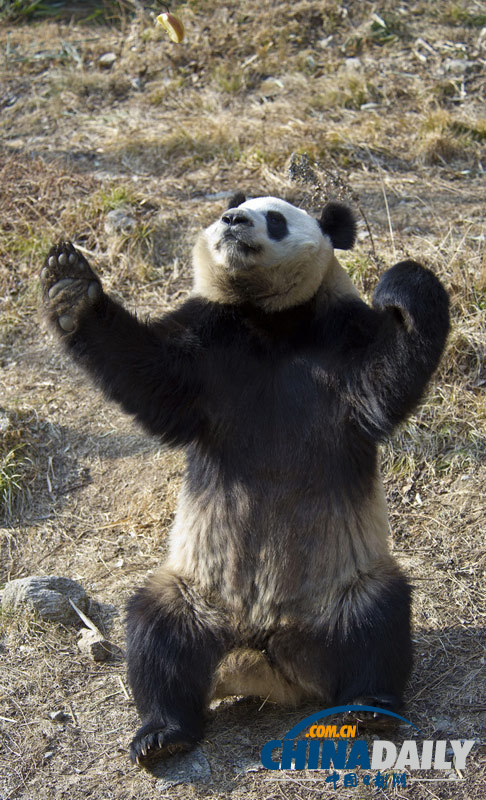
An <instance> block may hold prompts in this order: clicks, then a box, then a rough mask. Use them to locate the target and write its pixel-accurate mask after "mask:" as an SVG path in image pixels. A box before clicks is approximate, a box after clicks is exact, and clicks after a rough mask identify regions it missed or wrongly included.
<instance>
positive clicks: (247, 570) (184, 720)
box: [41, 197, 449, 764]
mask: <svg viewBox="0 0 486 800" xmlns="http://www.w3.org/2000/svg"><path fill="white" fill-rule="evenodd" d="M354 239H355V223H354V219H353V216H352V214H351V212H350V210H349V209H348V208H347V207H345V206H343V205H340V204H338V203H329V204H328V205H327V206H326V207H325V208H324V210H323V212H322V216H321V218H320V219H319V220H316V219H314V218H313V217H311V216H310V215H308V214H307V213H306V212H305V211H303V210H301V209H299V208H296V207H294V206H293V205H290V204H289V203H286V202H284V201H282V200H279V199H276V198H273V197H263V198H258V199H252V200H248V201H244V198H242V197H238V199H237V201H236V202H234V203H233V204H232V207H231V208H230V209H229V210H227V211H226V212H225V213H224V214H223V215H222V217H221V218H220V219H219V220H217V221H216V222H215V223H214V224H213V225H211V226H210V227H209V228H207V229H206V230H205V231H203V232H202V233H201V234H200V236H199V238H198V240H197V243H196V246H195V249H194V274H195V281H194V293H193V296H192V297H191V298H190V299H188V300H187V301H186V302H184V303H183V304H182V305H181V306H180V307H179V308H177V309H176V310H175V311H173V312H171V313H169V314H167V315H166V316H164V317H163V318H162V319H160V320H158V321H153V322H141V321H138V320H137V319H136V318H135V317H134V316H132V315H131V314H129V313H128V312H127V311H126V310H124V309H123V308H122V307H121V306H120V305H119V304H118V303H116V302H115V301H114V300H112V299H111V298H109V297H108V296H107V295H106V294H105V293H104V292H103V289H102V287H101V284H100V281H99V279H98V278H97V277H96V275H95V273H94V272H93V271H92V270H91V268H90V267H89V265H88V263H87V261H86V260H85V258H84V257H83V256H82V255H81V254H80V253H79V252H77V251H76V250H75V248H74V247H73V246H72V245H71V244H68V243H64V244H61V245H58V246H57V247H55V248H53V249H52V250H51V252H50V253H49V256H48V258H47V260H46V263H45V265H44V268H43V270H42V273H41V281H42V285H43V289H44V298H45V303H46V306H47V310H48V314H49V316H50V319H51V322H52V324H53V325H54V328H55V329H56V330H57V332H58V333H59V335H60V336H61V338H62V339H63V340H64V342H65V344H66V346H67V347H68V348H69V350H70V351H71V352H72V354H73V355H74V356H75V357H76V359H77V360H78V361H79V362H81V363H82V364H83V365H84V366H85V368H86V369H87V371H88V372H89V373H90V374H91V375H92V376H93V377H94V378H95V380H96V381H97V382H98V384H99V385H100V386H101V387H102V389H103V390H104V392H105V394H106V395H107V396H108V397H109V398H111V399H113V400H116V401H117V402H118V403H120V404H121V406H122V407H123V408H124V409H125V410H126V411H127V412H129V413H130V414H133V415H134V416H135V417H136V419H137V420H139V422H141V423H142V425H144V426H145V428H146V429H147V430H148V431H149V432H150V433H152V434H155V435H157V436H160V437H161V438H162V439H163V440H164V441H165V442H167V443H168V444H170V445H174V446H179V447H183V448H185V451H186V454H187V470H186V474H185V478H184V484H183V488H182V491H181V494H180V498H179V504H178V509H177V514H176V519H175V522H174V525H173V529H172V533H171V538H170V551H169V555H168V557H167V560H166V562H165V564H164V566H163V567H162V568H161V569H160V570H159V571H158V572H157V573H156V574H154V575H153V576H152V577H151V578H150V579H149V580H148V582H147V584H146V586H144V587H143V588H140V589H139V590H138V591H137V592H136V593H135V595H134V596H133V597H132V599H131V600H130V602H129V604H128V619H127V637H128V644H127V649H128V670H129V679H130V683H131V687H132V691H133V695H134V697H135V701H136V704H137V708H138V710H139V712H140V715H141V718H142V722H143V725H142V727H141V728H140V730H139V731H138V732H137V734H136V735H135V737H134V739H133V742H132V744H131V756H132V759H133V760H138V761H139V762H140V763H145V764H147V763H149V761H150V760H151V759H153V758H158V757H159V756H163V755H164V754H166V753H172V752H174V750H177V749H185V748H187V747H189V746H191V745H192V744H194V743H195V742H196V741H197V740H198V739H199V738H200V737H201V736H202V733H203V723H204V712H205V710H206V707H207V704H208V702H209V701H210V699H211V698H215V697H224V696H226V695H231V694H238V695H260V696H262V697H266V698H269V699H270V700H274V701H277V702H281V703H291V704H296V703H299V702H301V701H305V700H312V699H314V700H316V701H319V702H320V703H330V704H334V703H350V702H358V703H359V702H361V703H369V704H371V705H378V706H381V707H388V708H390V709H395V710H396V709H398V708H399V707H400V704H401V702H402V697H403V691H404V687H405V683H406V681H407V678H408V676H409V673H410V668H411V663H412V652H411V640H410V587H409V584H408V583H407V580H406V579H405V577H404V576H403V575H402V573H401V571H400V569H399V567H398V566H397V564H396V562H395V561H394V559H393V558H392V556H391V555H390V553H389V548H388V543H387V534H388V521H387V511H386V504H385V499H384V492H383V486H382V482H381V478H380V474H379V468H378V463H377V445H378V443H379V442H380V440H382V439H383V438H384V437H385V436H387V435H388V434H390V432H391V431H392V430H393V428H394V426H395V425H397V423H399V422H400V421H401V420H403V419H404V418H405V417H406V415H407V414H408V413H409V412H410V411H411V410H412V409H413V407H414V406H415V405H416V404H417V402H418V401H419V399H420V397H421V395H422V393H423V391H424V388H425V385H426V383H427V381H428V379H429V378H430V376H431V374H432V372H433V371H434V369H435V368H436V366H437V364H438V361H439V358H440V355H441V353H442V350H443V347H444V343H445V340H446V336H447V332H448V326H449V316H448V299H447V295H446V293H445V291H444V289H443V288H442V286H441V284H440V283H439V281H438V280H437V279H436V278H435V277H434V275H433V274H432V273H431V272H429V271H428V270H426V269H424V268H423V267H421V266H419V265H418V264H416V263H414V262H413V261H404V262H402V263H400V264H397V265H396V266H394V267H392V269H390V270H388V272H386V273H385V274H384V275H383V276H382V278H381V280H380V281H379V283H378V286H377V288H376V291H375V294H374V297H373V305H372V308H370V307H369V306H368V305H366V304H365V303H364V302H363V301H362V300H361V299H360V298H359V296H358V293H357V291H356V289H355V288H354V286H353V284H352V282H351V281H350V279H349V277H348V276H347V274H346V273H345V272H344V270H343V269H342V267H341V266H340V265H339V263H338V261H337V259H336V257H335V255H334V248H343V249H347V248H350V247H352V245H353V243H354Z"/></svg>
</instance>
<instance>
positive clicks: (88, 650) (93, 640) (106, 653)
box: [78, 628, 121, 662]
mask: <svg viewBox="0 0 486 800" xmlns="http://www.w3.org/2000/svg"><path fill="white" fill-rule="evenodd" d="M78 649H79V651H80V652H81V653H84V654H85V655H88V656H89V657H90V658H92V659H93V661H99V662H103V661H108V660H109V659H110V658H113V657H114V656H117V655H120V654H121V650H120V648H119V647H117V646H116V645H115V644H112V643H111V642H109V641H108V639H105V638H104V636H102V635H101V633H97V632H96V631H92V630H89V628H84V629H83V630H82V631H81V633H80V637H79V641H78Z"/></svg>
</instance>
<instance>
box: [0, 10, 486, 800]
mask: <svg viewBox="0 0 486 800" xmlns="http://www.w3.org/2000/svg"><path fill="white" fill-rule="evenodd" d="M142 5H144V6H145V12H144V11H143V10H142ZM148 5H149V4H148V3H147V4H141V3H136V4H133V3H129V2H128V0H127V2H122V0H120V1H119V2H109V1H108V0H106V1H105V0H93V2H90V3H75V4H70V3H68V2H48V0H42V1H41V2H28V0H25V2H23V1H22V0H16V2H11V3H5V2H4V3H0V23H1V22H2V21H3V23H4V27H3V28H2V33H4V32H5V33H7V34H8V35H3V36H1V35H0V41H1V45H0V86H1V88H0V135H1V140H2V144H1V147H0V370H1V374H2V379H1V380H2V397H1V398H0V402H1V405H2V408H5V409H6V413H7V416H8V419H9V421H10V422H9V427H8V428H5V430H0V503H1V504H2V511H1V513H2V514H3V522H2V524H3V527H0V548H1V549H0V552H1V575H0V582H1V583H3V582H5V581H6V580H8V579H9V578H15V577H20V576H23V575H27V574H49V573H54V572H56V573H61V574H64V575H66V576H67V577H72V578H75V579H81V580H82V582H83V583H86V585H87V586H88V587H89V589H90V591H91V593H92V594H93V595H94V596H97V597H98V598H99V599H101V600H102V601H103V602H108V603H113V604H114V606H116V608H117V609H118V610H119V611H120V612H121V611H122V608H123V604H124V602H125V600H126V598H127V597H128V595H129V594H130V592H131V590H132V587H133V586H134V585H136V584H140V583H141V582H142V581H143V580H144V579H145V576H146V574H147V572H148V571H149V570H150V569H154V568H156V566H157V564H158V563H159V561H160V558H161V554H162V553H163V551H164V546H165V545H164V542H165V535H166V532H167V530H168V528H169V527H170V524H171V520H172V516H173V512H174V507H175V502H176V495H177V490H178V486H179V482H180V476H181V474H182V470H183V463H182V459H181V456H180V454H178V453H167V452H165V451H162V450H160V449H159V447H158V443H157V442H154V441H151V440H149V439H148V438H147V437H145V435H144V434H143V433H142V432H140V431H139V430H137V429H136V428H134V427H133V425H132V424H131V422H130V420H128V419H127V418H126V417H125V416H124V415H123V414H121V413H120V412H119V411H118V410H117V409H116V408H115V407H113V406H111V405H108V404H107V403H106V401H105V400H103V398H101V397H100V396H99V395H98V393H97V392H96V390H95V389H94V388H93V387H92V386H91V385H90V384H89V383H88V382H87V381H86V380H85V379H84V377H82V376H81V375H80V373H79V372H78V371H77V369H76V367H74V366H73V365H72V364H71V362H70V361H68V360H67V359H66V357H65V356H64V355H63V354H62V353H61V352H60V350H58V349H57V348H56V347H55V346H54V344H53V342H52V339H51V338H50V336H49V335H48V334H47V333H46V332H45V331H44V330H43V328H42V326H41V324H40V315H39V313H38V309H37V305H38V302H37V295H36V292H37V274H38V270H39V268H40V265H41V263H42V259H43V257H44V254H45V252H46V251H47V249H48V247H49V245H50V244H51V243H52V242H55V241H57V240H59V239H61V238H63V239H64V238H71V239H73V240H75V241H76V243H77V244H78V245H79V246H80V247H82V248H84V251H85V252H86V253H87V255H88V257H89V258H90V260H91V261H92V262H93V265H94V266H95V267H96V268H97V269H99V271H100V273H101V275H102V279H103V282H104V285H105V286H106V287H107V289H108V290H109V291H112V292H114V293H116V294H118V295H121V296H122V297H123V298H124V300H125V303H126V304H127V305H128V307H130V308H132V309H136V310H137V312H138V313H140V314H142V315H144V314H151V315H158V314H160V313H162V312H163V311H164V310H166V309H167V308H171V307H173V306H174V305H175V304H176V303H177V302H178V301H179V300H180V299H181V298H184V297H185V296H187V294H188V292H189V291H190V287H191V275H190V244H191V242H192V239H193V237H194V235H195V233H196V232H197V231H198V230H199V229H200V228H201V227H202V226H204V225H207V224H209V223H210V222H211V221H212V220H213V219H214V217H215V215H217V214H219V213H220V212H221V210H222V209H223V208H224V204H225V202H226V201H225V195H224V193H225V192H228V191H233V190H235V189H242V190H243V191H246V192H248V193H249V194H250V195H258V194H268V193H273V194H277V195H280V196H284V197H287V198H288V199H290V200H291V201H292V202H297V203H301V204H302V205H303V206H304V207H306V208H307V209H308V210H309V211H310V212H312V213H316V214H317V213H318V212H319V210H320V207H321V206H322V204H323V203H324V202H325V200H326V199H327V198H328V197H335V198H338V199H342V200H345V201H347V202H351V203H352V204H353V205H354V207H355V208H356V209H358V217H359V231H358V244H357V246H356V248H355V249H354V250H353V251H352V252H347V253H342V254H338V256H339V257H340V259H341V260H342V263H343V264H344V266H345V267H346V269H347V270H348V271H349V273H350V275H351V276H352V277H353V280H354V281H355V283H356V285H357V286H358V288H359V289H360V291H361V292H362V294H363V295H364V297H365V298H366V299H368V300H369V299H370V297H371V295H372V292H373V289H374V286H375V285H376V282H377V280H378V276H379V274H380V273H381V272H382V271H383V270H384V269H385V268H386V267H387V266H390V265H391V264H392V263H393V261H394V260H396V261H398V260H401V259H402V258H416V259H419V260H422V261H423V262H424V263H425V264H426V265H427V266H429V267H430V268H431V269H432V270H433V271H435V272H436V273H437V274H438V275H439V276H440V277H441V279H442V280H443V282H444V283H445V285H446V287H447V289H448V291H449V294H450V297H451V309H452V319H453V325H452V330H451V335H450V338H449V343H448V348H447V352H446V354H445V357H444V359H443V361H442V363H441V365H440V368H439V370H438V373H437V375H436V377H435V380H434V382H433V384H432V386H431V388H430V390H429V393H428V395H427V397H426V399H425V402H424V403H423V404H422V406H421V407H420V409H419V410H418V412H417V413H416V414H414V415H413V416H412V417H411V418H410V420H409V421H408V422H407V424H406V425H404V426H403V427H402V428H401V429H400V430H398V431H397V432H396V434H395V436H394V438H393V439H392V441H391V442H390V443H388V444H387V445H386V446H385V447H384V448H383V461H382V468H383V473H384V477H385V483H386V490H387V499H388V502H389V508H390V523H391V531H392V539H393V547H394V550H395V552H396V555H397V557H398V560H399V561H400V562H401V563H402V564H403V566H404V568H405V570H406V571H407V572H408V574H409V575H410V576H411V579H412V582H413V584H414V591H415V605H414V614H415V642H416V672H415V674H414V678H413V681H412V684H411V687H410V690H409V696H408V709H407V711H408V716H409V718H410V719H412V720H413V721H414V722H416V723H417V724H418V725H419V726H420V727H421V729H422V730H424V731H426V733H427V736H428V737H429V738H432V739H433V738H456V739H464V738H476V739H478V740H479V739H481V737H482V733H481V730H484V725H485V724H486V718H485V711H484V699H483V698H484V692H485V690H486V687H485V686H484V670H482V661H481V659H483V660H484V638H483V637H484V633H483V627H484V613H485V608H486V597H485V580H484V566H485V561H484V493H485V485H486V436H485V431H486V245H485V241H486V240H485V235H486V230H485V224H484V168H485V165H486V150H485V148H486V140H485V132H486V123H485V120H484V102H485V99H486V97H485V85H484V79H483V76H482V69H483V66H484V59H485V47H486V44H485V41H486V40H485V38H484V35H483V33H482V31H481V28H482V26H484V24H485V21H484V9H483V7H482V5H481V3H480V2H477V1H476V0H472V2H468V3H466V2H450V0H438V2H434V3H430V2H423V0H413V2H411V3H403V4H395V3H390V2H383V3H380V4H378V5H376V3H373V2H371V0H365V2H357V0H351V2H347V3H346V4H341V3H338V2H334V0H326V1H325V2H321V0H296V1H295V2H293V3H290V2H283V3H270V2H260V0H242V2H240V3H238V4H234V5H231V4H226V5H224V4H223V5H222V4H220V3H216V2H215V1H214V0H204V1H203V0H190V2H186V3H182V2H181V3H180V4H178V5H176V6H175V7H177V10H178V13H179V14H180V16H181V17H182V18H183V19H184V22H185V23H186V28H187V39H186V41H185V42H184V43H183V44H182V45H180V46H175V45H173V44H171V43H170V42H169V40H168V39H167V37H165V35H164V34H163V32H159V31H158V30H157V29H155V28H154V25H153V18H152V17H151V16H150V12H149V9H148ZM74 6H76V9H75V8H74ZM135 6H136V7H135ZM73 12H75V13H74V15H73ZM79 12H81V13H79ZM93 13H94V14H95V16H94V17H92V18H91V22H89V21H88V22H86V20H87V18H88V17H90V15H92V14H93ZM43 15H44V16H43ZM45 15H47V16H45ZM106 20H109V22H110V24H109V25H105V24H103V22H106ZM5 23H8V29H7V27H6V26H5ZM81 23H82V24H81ZM93 23H95V24H93ZM105 54H112V56H110V59H109V60H108V62H109V63H110V62H112V63H111V66H110V65H108V66H107V65H106V64H105V66H103V62H102V61H101V62H100V58H102V56H103V55H105ZM113 58H114V60H113ZM292 153H294V154H296V157H297V159H298V158H299V157H304V156H307V157H308V164H309V169H308V170H307V173H306V174H305V176H304V179H303V180H301V181H298V180H295V179H292V180H291V179H290V177H289V174H288V168H289V164H290V163H291V161H290V156H291V154H292ZM314 161H315V162H317V163H314ZM304 172H305V171H304ZM294 178H295V176H294ZM220 193H223V194H220ZM114 210H115V211H116V210H122V211H126V213H127V215H129V216H130V217H131V218H132V222H131V224H130V225H129V226H128V227H126V228H124V229H121V230H118V231H117V230H111V229H110V227H109V226H108V225H107V224H106V222H107V217H108V215H109V214H110V212H112V211H114ZM34 409H35V412H34ZM0 422H1V415H0ZM1 632H2V633H1V635H3V637H4V639H3V640H2V641H1V642H0V646H2V647H3V644H2V642H4V643H5V647H4V649H2V651H1V658H2V662H3V664H2V687H1V692H2V700H3V706H2V711H1V713H0V724H1V725H2V727H3V732H4V739H3V742H4V744H3V745H2V747H3V750H0V775H1V777H0V782H1V786H0V795H1V796H2V797H5V800H7V798H8V800H44V799H45V800H52V799H53V798H63V797H68V796H69V798H70V799H72V800H84V799H85V798H86V797H88V796H89V797H90V796H93V797H95V796H96V797H97V798H98V797H99V798H103V800H131V799H132V798H133V799H135V798H137V800H148V799H149V798H152V797H153V796H154V792H155V793H156V794H157V793H161V796H168V797H169V796H170V797H171V798H173V799H174V800H177V798H184V800H186V798H188V797H190V798H191V799H192V800H200V799H201V798H214V799H216V798H218V800H220V799H221V800H229V799H230V798H232V799H233V800H235V799H236V798H238V799H239V800H248V799H249V798H251V800H266V798H269V800H273V798H277V797H280V796H283V795H285V797H286V798H289V800H311V798H314V797H316V796H318V795H319V796H323V797H327V796H328V795H329V796H331V794H332V795H333V796H334V795H335V796H336V797H339V798H342V800H348V798H351V794H352V796H353V798H354V800H358V798H357V796H355V793H356V791H357V790H354V793H353V791H351V792H346V791H343V790H342V789H340V788H339V787H338V790H337V791H336V792H335V793H334V792H332V790H330V789H329V786H328V785H327V784H325V782H324V776H322V775H320V774H319V775H317V774H314V773H313V775H312V780H311V781H310V782H305V781H304V780H302V776H301V775H300V774H298V773H297V772H295V773H294V772H293V771H292V773H291V774H281V775H279V776H278V777H279V778H280V781H279V782H277V779H274V776H269V775H268V774H262V772H258V771H253V772H252V771H251V770H250V771H248V765H249V764H257V763H258V755H259V749H260V747H261V745H262V744H263V743H264V742H265V741H267V740H268V739H271V738H274V737H278V736H280V733H281V732H282V731H284V730H287V729H288V728H289V727H290V725H289V720H291V721H297V720H298V719H300V718H301V717H302V716H303V714H302V713H301V711H300V710H297V711H295V712H293V711H292V712H291V711H288V710H278V709H274V708H271V707H270V706H269V704H266V705H265V706H264V708H263V709H261V710H260V703H257V704H256V705H255V704H252V703H251V702H245V703H231V702H228V703H225V704H223V705H222V706H221V707H220V708H219V709H218V711H217V713H216V714H215V715H214V716H213V717H212V721H211V723H210V725H209V728H208V734H207V740H206V741H205V742H204V744H203V747H204V749H205V752H206V753H207V754H208V757H209V758H210V760H211V770H212V774H211V779H210V782H209V783H208V784H205V785H202V786H198V785H197V784H194V785H193V786H187V785H179V786H174V787H171V788H167V787H162V788H161V786H160V785H159V784H155V785H154V782H153V779H152V778H149V777H148V776H147V775H145V774H142V773H139V772H137V771H136V770H134V769H132V768H131V766H130V765H129V763H128V758H127V753H126V747H127V741H128V738H129V735H130V732H131V731H132V729H133V728H134V726H135V724H136V714H135V710H134V707H133V705H132V704H131V701H130V700H129V699H128V698H127V696H126V694H125V692H124V688H123V687H125V684H124V683H123V679H124V668H123V665H120V664H113V665H104V666H100V665H92V664H87V663H86V662H85V661H84V660H83V658H82V657H81V656H80V654H79V653H78V650H77V646H76V638H75V633H74V632H72V631H68V630H65V629H60V628H59V629H58V628H55V629H54V628H52V627H50V626H48V625H46V624H44V623H43V624H42V625H39V626H38V627H37V628H35V627H29V626H26V625H25V624H23V623H22V622H20V621H19V620H18V619H16V618H14V617H12V616H11V615H8V617H7V615H5V614H4V615H3V616H2V619H1ZM110 639H112V640H113V641H117V643H118V644H120V645H121V646H123V626H122V615H120V616H119V617H118V618H117V619H116V620H115V622H114V623H113V628H112V630H111V631H110ZM20 657H21V662H20V660H19V658H20ZM120 680H121V681H122V683H120ZM125 688H126V687H125ZM60 707H62V708H66V709H67V712H68V713H69V715H70V716H71V719H72V721H71V722H67V723H66V724H64V725H59V724H55V723H53V722H51V721H50V718H49V712H50V711H51V710H56V709H57V708H60ZM439 731H440V734H439V733H438V732H439ZM363 735H364V734H363ZM73 765H75V769H76V770H77V771H75V769H74V766H73ZM454 775H455V776H456V773H455V772H454ZM432 777H437V776H436V775H433V776H432ZM457 777H458V780H457V781H452V780H451V781H447V783H443V784H441V783H427V784H422V783H413V784H412V783H410V785H409V786H408V787H407V789H406V796H407V798H410V800H426V799H427V800H430V799H432V800H435V798H438V800H480V798H482V796H483V794H484V790H483V787H484V781H485V779H486V773H485V765H484V763H483V762H482V761H481V754H480V751H479V749H478V748H476V749H475V751H474V755H473V756H472V758H471V761H470V762H469V763H468V767H467V770H466V771H465V773H464V775H463V776H462V778H461V780H459V776H457ZM281 783H282V785H281ZM424 787H425V788H424ZM394 792H395V790H393V792H392V791H391V790H390V791H388V790H387V791H384V792H383V796H384V797H386V798H389V799H390V800H392V798H395V796H397V797H398V795H395V794H394ZM369 794H370V793H369ZM402 794H403V796H405V792H402ZM367 796H368V795H367ZM370 797H371V794H370ZM360 800H361V797H360Z"/></svg>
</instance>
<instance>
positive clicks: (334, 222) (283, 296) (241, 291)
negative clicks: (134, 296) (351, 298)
mask: <svg viewBox="0 0 486 800" xmlns="http://www.w3.org/2000/svg"><path fill="white" fill-rule="evenodd" d="M355 236H356V223H355V221H354V217H353V215H352V213H351V211H350V209H349V208H348V207H347V206H345V205H342V204H341V203H335V202H331V203H327V205H326V206H325V207H324V209H323V211H322V214H321V216H320V218H319V219H315V218H314V217H312V216H310V214H308V213H307V212H306V211H303V210H302V209H300V208H297V207H296V206H293V205H292V204H291V203H287V202H286V201H285V200H280V199H278V198H276V197H257V198H254V199H252V200H246V199H245V197H244V195H241V194H238V195H235V196H234V197H233V198H232V200H231V202H230V207H229V208H228V209H227V211H225V212H224V214H223V215H222V216H221V217H220V218H219V219H218V220H217V221H216V222H214V223H213V224H212V225H210V226H209V227H208V228H206V229H205V230H204V231H203V232H202V233H201V234H200V235H199V237H198V239H197V242H196V245H195V248H194V252H193V263H194V290H195V292H196V293H197V294H199V295H202V296H204V297H207V298H208V299H209V300H212V301H216V302H223V303H251V304H253V305H255V306H258V307H260V308H262V309H264V310H267V311H279V310H282V309H284V308H290V307H292V306H296V305H300V304H301V303H304V302H306V301H307V300H309V299H310V298H311V297H313V295H314V294H315V293H316V292H317V290H318V289H319V288H320V287H321V285H323V284H324V285H325V286H326V288H327V289H328V290H329V291H330V292H331V293H332V292H336V293H338V294H339V293H340V294H343V293H346V292H345V290H346V291H347V292H351V293H353V291H354V290H353V287H352V284H351V282H350V281H349V279H348V278H347V276H346V275H345V273H344V272H343V270H342V269H341V268H340V266H339V264H338V262H337V260H336V258H335V256H334V248H335V247H337V248H340V249H343V250H347V249H349V248H351V247H352V246H353V244H354V240H355Z"/></svg>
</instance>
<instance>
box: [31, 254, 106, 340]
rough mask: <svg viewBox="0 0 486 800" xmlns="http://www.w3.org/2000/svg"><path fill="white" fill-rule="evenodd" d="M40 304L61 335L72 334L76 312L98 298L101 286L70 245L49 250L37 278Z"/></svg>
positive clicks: (86, 264)
mask: <svg viewBox="0 0 486 800" xmlns="http://www.w3.org/2000/svg"><path fill="white" fill-rule="evenodd" d="M40 279H41V287H42V293H43V298H44V303H45V304H46V307H47V309H48V312H49V316H50V318H51V320H52V321H53V322H56V323H57V327H58V329H60V332H61V333H73V332H74V331H75V330H76V328H77V324H78V320H79V316H80V313H81V312H82V311H83V310H84V309H85V308H87V307H88V306H92V305H94V304H95V303H96V302H97V301H98V300H99V299H100V297H101V295H102V292H103V290H102V288H101V283H100V281H99V279H98V277H97V276H96V275H95V273H94V272H93V270H92V269H91V267H90V265H89V264H88V262H87V261H86V259H85V257H84V256H83V255H81V253H80V252H79V251H78V250H76V248H75V247H74V245H72V244H71V242H60V243H59V244H58V245H55V246H54V247H52V248H51V250H50V251H49V253H48V255H47V258H46V261H45V263H44V266H43V268H42V271H41V275H40Z"/></svg>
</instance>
